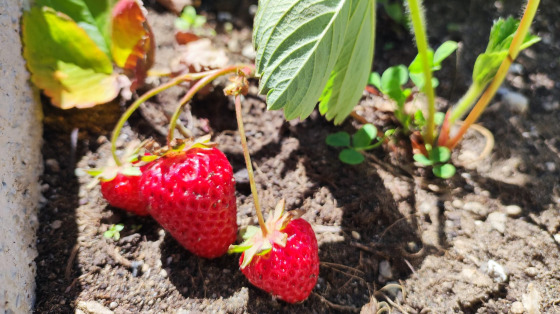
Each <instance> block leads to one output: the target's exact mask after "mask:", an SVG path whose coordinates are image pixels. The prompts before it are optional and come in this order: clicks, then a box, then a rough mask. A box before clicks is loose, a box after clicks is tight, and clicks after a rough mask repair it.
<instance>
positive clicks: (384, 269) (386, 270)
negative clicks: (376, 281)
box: [379, 260, 393, 279]
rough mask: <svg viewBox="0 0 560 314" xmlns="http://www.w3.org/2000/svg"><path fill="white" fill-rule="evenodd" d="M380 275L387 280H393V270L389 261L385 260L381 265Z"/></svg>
mask: <svg viewBox="0 0 560 314" xmlns="http://www.w3.org/2000/svg"><path fill="white" fill-rule="evenodd" d="M379 275H381V276H382V277H383V278H385V279H391V278H393V271H392V270H391V264H390V263H389V261H387V260H384V261H381V262H380V263H379Z"/></svg>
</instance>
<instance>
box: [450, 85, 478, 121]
mask: <svg viewBox="0 0 560 314" xmlns="http://www.w3.org/2000/svg"><path fill="white" fill-rule="evenodd" d="M483 91H484V87H483V86H479V85H477V84H474V83H473V84H472V85H471V86H470V87H469V89H468V90H467V92H466V93H465V95H463V97H461V99H459V102H457V104H456V105H455V108H453V110H451V115H450V116H449V123H450V124H453V123H454V122H455V121H456V120H457V119H460V118H461V117H462V116H463V115H464V114H465V112H466V111H467V110H469V109H470V108H471V107H472V106H473V104H474V102H475V101H476V100H477V98H478V97H480V94H482V92H483Z"/></svg>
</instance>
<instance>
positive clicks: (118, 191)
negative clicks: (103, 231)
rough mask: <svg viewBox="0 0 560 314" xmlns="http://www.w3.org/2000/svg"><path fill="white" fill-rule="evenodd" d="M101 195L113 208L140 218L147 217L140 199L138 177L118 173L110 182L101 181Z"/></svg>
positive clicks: (144, 205)
mask: <svg viewBox="0 0 560 314" xmlns="http://www.w3.org/2000/svg"><path fill="white" fill-rule="evenodd" d="M101 194H103V197H104V198H105V199H106V200H107V202H109V204H111V205H112V206H114V207H117V208H120V209H124V210H126V211H129V212H131V213H134V214H136V215H140V216H146V215H148V211H147V210H146V203H145V202H144V200H143V199H142V198H141V197H140V176H139V175H125V174H122V173H118V174H117V176H116V177H114V178H113V179H112V180H109V181H104V180H103V179H101Z"/></svg>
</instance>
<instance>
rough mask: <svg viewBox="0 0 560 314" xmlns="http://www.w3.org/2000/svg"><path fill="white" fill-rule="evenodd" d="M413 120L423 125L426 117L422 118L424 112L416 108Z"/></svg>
mask: <svg viewBox="0 0 560 314" xmlns="http://www.w3.org/2000/svg"><path fill="white" fill-rule="evenodd" d="M414 122H415V123H416V125H418V126H423V125H424V124H426V119H425V118H424V113H423V112H422V110H420V109H418V110H416V112H415V113H414Z"/></svg>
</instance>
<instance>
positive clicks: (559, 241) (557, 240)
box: [554, 233, 560, 244]
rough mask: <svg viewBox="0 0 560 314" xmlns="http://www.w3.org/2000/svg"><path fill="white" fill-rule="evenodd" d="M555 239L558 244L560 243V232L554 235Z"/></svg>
mask: <svg viewBox="0 0 560 314" xmlns="http://www.w3.org/2000/svg"><path fill="white" fill-rule="evenodd" d="M554 241H556V242H557V243H558V244H560V233H557V234H555V235H554Z"/></svg>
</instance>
